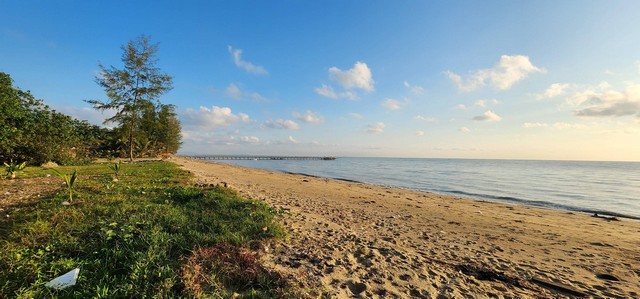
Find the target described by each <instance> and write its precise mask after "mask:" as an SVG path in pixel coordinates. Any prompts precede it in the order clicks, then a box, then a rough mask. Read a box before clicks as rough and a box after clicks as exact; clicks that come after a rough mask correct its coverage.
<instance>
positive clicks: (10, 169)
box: [4, 160, 27, 179]
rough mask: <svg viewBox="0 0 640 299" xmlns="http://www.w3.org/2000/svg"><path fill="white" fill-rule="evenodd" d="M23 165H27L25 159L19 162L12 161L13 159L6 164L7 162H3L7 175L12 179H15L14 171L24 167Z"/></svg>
mask: <svg viewBox="0 0 640 299" xmlns="http://www.w3.org/2000/svg"><path fill="white" fill-rule="evenodd" d="M25 166H27V162H26V161H25V162H22V163H20V164H18V163H16V162H14V161H13V160H11V162H9V164H7V162H4V170H5V171H6V172H7V176H10V177H11V178H12V179H15V178H16V172H18V171H20V170H22V169H24V167H25Z"/></svg>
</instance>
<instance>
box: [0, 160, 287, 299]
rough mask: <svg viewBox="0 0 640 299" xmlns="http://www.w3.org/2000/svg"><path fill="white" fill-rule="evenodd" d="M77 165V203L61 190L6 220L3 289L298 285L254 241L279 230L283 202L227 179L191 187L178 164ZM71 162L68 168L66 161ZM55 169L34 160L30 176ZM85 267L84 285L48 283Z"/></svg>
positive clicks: (126, 292)
mask: <svg viewBox="0 0 640 299" xmlns="http://www.w3.org/2000/svg"><path fill="white" fill-rule="evenodd" d="M74 168H78V173H79V178H78V181H77V182H76V184H77V186H76V189H75V191H76V197H75V200H74V202H73V204H72V205H70V206H63V205H62V204H61V203H62V202H63V201H65V200H66V199H67V198H68V194H67V193H65V192H64V191H63V190H61V191H60V192H58V193H57V194H55V195H53V196H50V197H48V198H44V199H40V200H38V201H37V202H34V203H32V204H28V205H25V206H22V207H19V208H15V209H14V212H13V214H12V215H11V219H10V220H8V221H3V222H0V248H2V250H0V297H2V298H4V297H10V298H13V297H17V298H34V297H35V298H169V297H170V298H174V297H188V298H193V297H202V298H228V297H232V296H239V297H241V298H242V297H246V298H275V297H290V296H295V294H296V292H298V290H296V289H295V287H293V286H292V284H290V283H288V281H287V280H286V279H284V278H283V276H281V275H280V274H278V273H275V272H273V271H269V270H267V269H265V268H264V267H262V265H260V263H259V258H258V256H257V255H256V253H253V252H251V251H250V250H248V247H247V246H248V245H247V244H250V243H256V242H258V243H259V242H264V241H266V240H271V239H274V238H276V239H277V238H282V237H283V236H284V232H283V230H282V228H281V227H280V226H279V225H278V224H277V223H276V222H274V217H275V216H276V214H277V213H276V211H274V210H273V209H272V208H270V207H268V206H266V205H265V204H262V203H260V202H256V201H251V200H247V199H243V198H241V197H240V196H238V194H236V193H235V192H233V191H231V190H229V189H226V188H221V187H211V188H208V189H203V188H200V187H189V186H187V185H188V181H189V179H190V175H189V174H188V173H187V172H185V171H183V170H180V169H179V168H178V167H176V166H175V165H174V164H171V163H165V162H144V163H143V162H139V163H133V164H122V168H121V170H120V181H119V182H117V183H115V182H113V181H112V178H111V175H112V171H111V170H110V169H109V164H91V165H87V166H80V167H74ZM59 169H60V171H62V172H68V171H70V170H71V168H65V167H60V168H59ZM47 173H50V172H49V171H46V170H42V169H40V168H27V169H25V171H24V177H37V176H44V175H46V174H47ZM74 268H80V276H79V278H78V282H77V285H75V286H73V287H70V288H67V289H64V290H53V289H49V288H46V287H45V286H44V284H46V283H47V282H48V281H49V280H51V279H53V278H55V277H57V276H58V275H61V274H64V273H66V272H68V271H70V270H72V269H74Z"/></svg>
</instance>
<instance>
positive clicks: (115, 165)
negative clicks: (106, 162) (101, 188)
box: [109, 162, 120, 182]
mask: <svg viewBox="0 0 640 299" xmlns="http://www.w3.org/2000/svg"><path fill="white" fill-rule="evenodd" d="M109 168H111V170H113V174H114V175H115V176H116V177H115V178H113V181H114V182H117V181H120V162H118V163H113V165H111V166H109Z"/></svg>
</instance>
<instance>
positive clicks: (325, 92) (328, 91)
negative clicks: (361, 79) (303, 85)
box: [315, 84, 358, 100]
mask: <svg viewBox="0 0 640 299" xmlns="http://www.w3.org/2000/svg"><path fill="white" fill-rule="evenodd" d="M315 91H316V93H317V94H319V95H321V96H324V97H327V98H330V99H348V100H357V99H358V95H357V94H355V93H353V92H351V91H344V92H339V93H336V92H335V91H334V90H333V87H331V86H329V85H326V84H322V86H321V87H317V88H316V89H315Z"/></svg>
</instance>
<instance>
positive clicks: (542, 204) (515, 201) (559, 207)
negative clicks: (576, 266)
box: [184, 157, 640, 221]
mask: <svg viewBox="0 0 640 299" xmlns="http://www.w3.org/2000/svg"><path fill="white" fill-rule="evenodd" d="M184 158H186V157H184ZM187 159H189V158H187ZM203 162H207V163H220V164H225V165H230V166H236V167H244V168H249V169H260V170H265V171H274V172H278V173H284V174H291V175H301V176H307V177H312V178H324V179H330V180H336V181H343V182H348V183H356V184H366V185H373V186H378V187H382V188H396V189H402V190H408V191H415V192H424V193H429V194H435V195H443V196H450V197H457V198H466V199H472V200H478V201H488V202H496V203H502V204H512V205H522V206H526V207H532V208H539V209H545V210H553V211H561V212H575V213H583V214H588V215H591V216H594V217H596V216H595V215H600V216H609V217H614V218H622V219H628V220H636V221H640V216H634V215H628V214H624V213H619V212H614V211H609V210H599V209H589V208H580V207H575V206H570V205H566V204H557V203H553V202H548V201H535V200H527V199H522V198H517V197H509V196H495V195H486V194H484V195H483V194H474V193H468V192H464V191H450V192H445V191H442V192H438V191H434V190H419V189H415V188H410V187H403V186H394V185H384V184H376V183H371V182H365V181H358V180H354V179H349V178H340V177H323V176H318V175H312V174H308V173H303V172H290V171H283V170H269V169H265V168H254V167H248V166H240V165H234V164H229V163H225V162H220V161H211V160H209V161H203Z"/></svg>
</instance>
